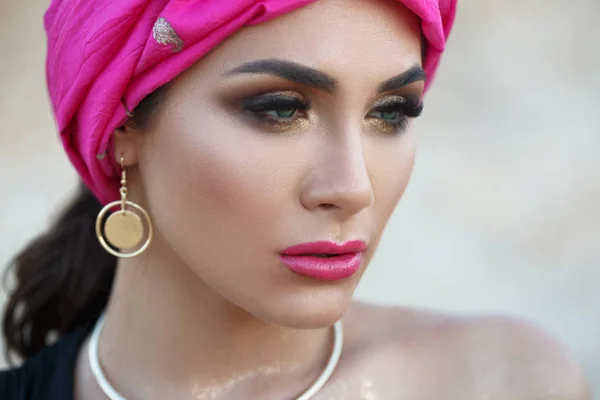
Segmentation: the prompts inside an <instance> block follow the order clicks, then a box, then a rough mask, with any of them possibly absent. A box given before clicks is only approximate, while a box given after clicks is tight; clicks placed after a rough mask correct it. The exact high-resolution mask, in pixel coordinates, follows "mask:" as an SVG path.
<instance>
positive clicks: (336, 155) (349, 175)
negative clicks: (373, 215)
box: [301, 136, 375, 218]
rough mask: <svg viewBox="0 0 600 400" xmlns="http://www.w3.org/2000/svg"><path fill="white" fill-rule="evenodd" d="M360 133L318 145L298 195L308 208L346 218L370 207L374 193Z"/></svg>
mask: <svg viewBox="0 0 600 400" xmlns="http://www.w3.org/2000/svg"><path fill="white" fill-rule="evenodd" d="M364 153H365V151H364V146H363V143H362V138H361V137H360V136H353V137H350V138H348V137H346V138H345V139H342V140H332V141H331V143H328V144H326V145H323V146H321V147H320V149H319V151H318V154H317V156H316V161H315V163H314V165H313V168H312V171H311V175H310V178H309V179H308V182H307V184H306V185H305V186H304V188H303V190H302V194H301V201H302V204H303V206H304V207H305V208H306V209H308V210H319V209H320V210H328V211H329V212H333V213H336V214H338V215H339V217H340V218H348V217H350V216H352V215H354V214H358V213H359V212H361V211H362V210H364V209H366V208H368V207H370V206H371V205H372V204H373V201H374V197H375V196H374V192H373V186H372V183H371V179H370V177H369V173H368V168H367V163H366V160H365V154H364Z"/></svg>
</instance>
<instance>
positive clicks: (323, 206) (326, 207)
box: [319, 203, 336, 210]
mask: <svg viewBox="0 0 600 400" xmlns="http://www.w3.org/2000/svg"><path fill="white" fill-rule="evenodd" d="M335 207H336V206H335V204H331V203H324V204H320V205H319V208H320V209H322V210H331V209H332V208H335Z"/></svg>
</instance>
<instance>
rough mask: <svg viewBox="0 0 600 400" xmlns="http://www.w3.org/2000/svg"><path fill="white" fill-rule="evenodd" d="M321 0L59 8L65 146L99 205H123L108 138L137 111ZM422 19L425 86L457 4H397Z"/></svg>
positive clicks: (51, 35)
mask: <svg viewBox="0 0 600 400" xmlns="http://www.w3.org/2000/svg"><path fill="white" fill-rule="evenodd" d="M314 1H315V0H235V1H233V0H232V1H230V0H227V1H224V0H202V1H200V0H196V1H193V0H152V1H149V0H119V1H115V0H93V1H92V0H53V1H52V4H51V5H50V8H49V9H48V11H47V12H46V14H45V17H44V25H45V28H46V32H47V35H48V52H47V54H48V55H47V62H46V77H47V81H48V90H49V93H50V99H51V102H52V106H53V110H54V114H55V117H56V121H57V124H58V129H59V131H60V137H61V140H62V143H63V145H64V147H65V149H66V151H67V154H68V155H69V158H70V160H71V162H72V163H73V165H74V166H75V168H76V169H77V172H78V173H79V175H80V176H81V178H82V179H83V181H84V182H85V184H86V185H87V186H88V187H89V188H90V190H91V191H92V192H93V193H94V195H95V196H96V197H97V198H98V199H99V200H100V201H101V202H102V203H103V204H106V203H108V202H110V201H113V200H116V199H117V198H118V197H119V190H118V189H119V179H118V171H119V169H118V166H117V165H116V163H115V160H113V159H112V157H111V156H110V145H111V140H110V139H111V136H112V133H113V132H114V131H115V129H116V128H117V127H119V126H120V125H122V124H123V123H124V121H125V120H126V119H127V114H126V113H127V111H126V108H125V106H124V104H125V105H126V106H128V107H129V108H130V109H133V108H134V107H135V106H136V105H137V104H139V102H140V101H142V100H143V99H144V97H146V96H147V95H148V94H150V93H152V92H153V91H154V90H156V89H157V88H159V87H160V86H162V85H164V84H165V83H167V82H169V81H170V80H172V79H173V78H175V77H176V76H177V75H178V74H179V73H181V72H182V71H183V70H185V69H186V68H188V67H190V66H191V65H192V64H194V63H195V62H196V61H198V59H200V58H201V57H202V56H203V55H204V54H206V53H207V52H209V51H210V50H211V49H212V48H214V47H215V46H217V45H218V44H219V43H220V42H222V41H223V40H224V39H225V38H227V37H228V36H230V35H231V34H232V33H234V32H235V31H237V30H238V29H240V28H241V27H243V26H245V25H255V24H260V23H261V22H265V21H268V20H269V19H271V18H274V17H276V16H278V15H281V14H284V13H287V12H290V11H292V10H294V9H296V8H299V7H302V6H304V5H307V4H310V3H312V2H314ZM399 1H400V2H401V3H403V4H404V5H405V6H406V7H407V8H408V9H410V10H411V11H412V12H414V13H415V14H416V15H417V16H419V17H420V18H421V21H422V31H423V34H424V36H425V38H426V40H427V42H428V46H427V53H426V56H425V61H424V69H425V72H426V74H427V77H428V78H427V82H426V85H429V84H430V83H431V79H432V78H433V75H434V73H435V70H436V67H437V65H438V62H439V59H440V55H441V53H442V51H443V50H444V46H445V43H446V40H447V38H448V34H449V32H450V28H451V26H452V23H453V20H454V15H455V12H456V0H399Z"/></svg>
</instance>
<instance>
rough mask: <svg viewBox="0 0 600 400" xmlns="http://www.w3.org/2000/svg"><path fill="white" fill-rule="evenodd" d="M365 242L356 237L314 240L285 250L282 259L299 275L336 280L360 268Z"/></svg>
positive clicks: (365, 246) (350, 274)
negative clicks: (337, 240)
mask: <svg viewBox="0 0 600 400" xmlns="http://www.w3.org/2000/svg"><path fill="white" fill-rule="evenodd" d="M366 249H367V245H366V244H365V242H362V241H359V240H354V241H350V242H346V243H344V244H341V245H340V244H337V243H334V242H313V243H303V244H299V245H297V246H292V247H289V248H287V249H285V250H284V251H283V252H281V255H280V257H279V258H280V260H281V262H282V263H283V264H284V265H285V266H286V267H288V268H289V269H290V271H292V272H295V273H296V274H298V275H302V276H305V277H308V278H313V279H320V280H325V281H336V280H340V279H344V278H348V277H350V276H352V275H354V274H355V273H356V272H357V271H358V270H359V269H360V263H361V259H362V253H363V252H364V251H365V250H366Z"/></svg>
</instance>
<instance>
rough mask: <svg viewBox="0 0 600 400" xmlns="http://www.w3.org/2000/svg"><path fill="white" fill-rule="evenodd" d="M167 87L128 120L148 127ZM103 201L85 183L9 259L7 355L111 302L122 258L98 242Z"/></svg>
mask: <svg viewBox="0 0 600 400" xmlns="http://www.w3.org/2000/svg"><path fill="white" fill-rule="evenodd" d="M164 92H165V87H162V88H160V89H158V90H156V91H154V92H153V93H152V94H150V95H149V96H147V97H146V98H145V99H144V100H143V101H142V102H141V103H140V104H139V105H138V106H137V107H136V108H135V110H134V114H135V115H134V117H132V118H131V119H130V120H129V121H128V125H131V126H134V127H136V128H141V129H143V128H145V127H147V125H148V123H149V122H150V120H151V117H152V115H153V114H154V111H155V110H156V108H157V106H158V104H159V103H160V102H161V100H162V98H163V94H164ZM101 208H102V205H101V204H100V203H99V202H98V200H96V198H95V197H94V195H93V194H92V193H91V192H90V191H89V190H88V189H87V188H86V187H85V185H83V184H80V185H79V189H78V191H77V194H76V196H75V197H74V199H73V200H72V201H71V203H70V204H69V205H68V206H67V207H66V208H65V210H64V211H62V213H60V214H59V216H58V218H56V220H54V221H53V223H52V224H51V225H50V227H49V228H48V229H47V230H46V231H45V232H44V233H42V234H41V235H40V236H38V237H37V238H36V239H34V240H33V241H32V242H30V243H29V244H28V245H27V246H26V247H25V248H24V249H23V250H21V252H19V253H18V254H17V256H16V257H15V258H14V259H13V260H12V262H11V263H10V264H9V266H10V268H8V269H7V271H6V275H5V276H4V278H5V279H4V283H5V286H6V278H7V277H8V273H12V272H13V271H14V275H15V281H16V286H15V287H14V289H12V291H10V292H11V293H10V295H9V298H8V301H7V304H6V308H5V310H4V316H3V320H2V333H3V335H4V339H5V341H6V350H5V351H6V358H7V360H9V361H10V362H11V363H12V358H11V355H12V354H13V353H14V354H16V355H17V356H19V357H22V358H28V357H31V356H33V355H35V354H37V353H38V352H39V351H40V350H42V349H43V348H44V347H45V346H46V345H48V344H50V341H51V340H52V339H53V338H54V339H57V338H59V337H60V336H62V335H65V334H66V333H68V332H71V331H73V330H74V329H76V328H79V327H88V328H89V327H91V325H92V324H93V323H94V321H95V320H96V319H97V318H98V316H99V315H100V314H101V312H102V311H103V310H104V308H105V307H106V303H107V301H108V298H109V295H110V292H111V289H112V284H113V280H114V276H115V270H116V265H117V260H116V258H115V257H114V256H112V255H109V254H108V253H107V252H106V251H105V250H104V249H103V248H102V247H101V246H100V244H99V243H98V239H97V238H96V234H95V223H96V217H97V215H98V213H99V212H100V210H101Z"/></svg>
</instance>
